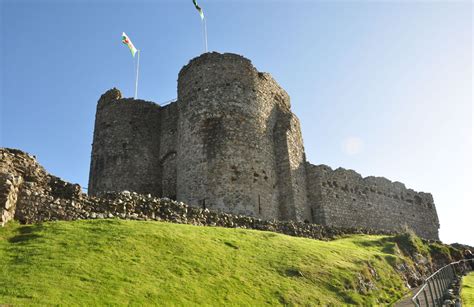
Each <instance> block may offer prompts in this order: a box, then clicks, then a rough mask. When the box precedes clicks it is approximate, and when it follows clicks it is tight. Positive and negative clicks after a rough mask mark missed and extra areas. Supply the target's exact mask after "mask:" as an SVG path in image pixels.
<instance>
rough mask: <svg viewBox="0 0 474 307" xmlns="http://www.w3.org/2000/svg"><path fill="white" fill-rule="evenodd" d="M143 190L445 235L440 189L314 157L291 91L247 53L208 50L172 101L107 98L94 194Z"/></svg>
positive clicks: (280, 214) (98, 135) (240, 209)
mask: <svg viewBox="0 0 474 307" xmlns="http://www.w3.org/2000/svg"><path fill="white" fill-rule="evenodd" d="M122 190H129V191H136V192H138V193H143V194H151V195H153V196H158V197H169V198H171V199H176V200H178V201H182V202H185V203H188V204H189V205H191V206H194V207H199V208H208V209H211V210H214V211H225V212H229V213H233V214H243V215H247V216H253V217H257V218H262V219H279V220H293V221H300V222H303V221H306V222H310V223H318V224H321V225H335V226H341V227H367V228H375V229H382V230H393V231H400V230H403V229H404V228H411V229H413V230H414V231H415V232H417V233H418V234H419V235H421V236H424V237H426V238H431V239H437V238H438V228H439V223H438V218H437V214H436V210H435V207H434V203H433V199H432V196H431V195H430V194H426V193H417V192H415V191H413V190H410V189H406V188H405V186H404V185H403V184H401V183H397V182H394V183H392V182H390V181H388V180H386V179H384V178H376V177H367V178H362V177H361V176H360V175H359V174H357V173H356V172H354V171H349V170H343V169H337V170H335V171H333V170H331V169H330V168H329V167H327V166H314V165H311V164H309V163H307V162H306V158H305V153H304V146H303V139H302V135H301V129H300V124H299V121H298V119H297V117H296V116H295V115H294V114H293V113H292V112H291V110H290V98H289V96H288V94H287V93H286V92H285V90H283V89H282V88H281V87H280V86H279V85H278V83H277V82H276V81H275V80H274V79H273V78H272V77H271V76H270V75H269V74H267V73H262V72H258V71H257V69H255V67H254V66H253V65H252V63H251V62H250V61H249V60H248V59H246V58H244V57H242V56H239V55H235V54H219V53H206V54H203V55H201V56H199V57H197V58H195V59H193V60H191V61H190V62H189V64H187V65H186V66H184V67H183V69H182V70H181V71H180V73H179V77H178V99H177V101H176V102H173V103H171V104H169V105H167V106H164V107H160V106H159V105H157V104H154V103H151V102H146V101H143V100H133V99H124V98H122V97H121V94H120V92H119V91H118V90H115V89H114V90H110V91H108V92H107V93H106V94H104V95H103V96H102V97H101V99H100V100H99V103H98V106H97V115H96V123H95V130H94V142H93V148H92V159H91V172H90V179H89V194H91V195H97V194H101V193H105V192H108V191H122Z"/></svg>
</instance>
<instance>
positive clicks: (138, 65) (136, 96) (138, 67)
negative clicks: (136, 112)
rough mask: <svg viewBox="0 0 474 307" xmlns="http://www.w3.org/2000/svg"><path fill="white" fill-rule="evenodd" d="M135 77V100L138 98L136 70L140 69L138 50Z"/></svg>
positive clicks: (138, 52) (138, 51)
mask: <svg viewBox="0 0 474 307" xmlns="http://www.w3.org/2000/svg"><path fill="white" fill-rule="evenodd" d="M137 54H138V56H137V76H136V78H135V99H137V98H138V70H139V69H140V50H137Z"/></svg>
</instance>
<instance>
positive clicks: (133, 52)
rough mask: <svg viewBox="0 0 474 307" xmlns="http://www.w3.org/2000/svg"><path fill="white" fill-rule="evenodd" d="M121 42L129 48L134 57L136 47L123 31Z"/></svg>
mask: <svg viewBox="0 0 474 307" xmlns="http://www.w3.org/2000/svg"><path fill="white" fill-rule="evenodd" d="M122 43H124V44H125V45H127V46H128V49H130V52H131V53H132V56H133V57H135V53H137V48H135V46H134V45H133V43H132V41H131V40H130V38H128V36H127V34H125V32H122Z"/></svg>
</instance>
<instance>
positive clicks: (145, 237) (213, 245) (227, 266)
mask: <svg viewBox="0 0 474 307" xmlns="http://www.w3.org/2000/svg"><path fill="white" fill-rule="evenodd" d="M396 250H397V248H396V245H395V243H393V242H391V241H390V240H389V239H388V238H387V237H384V236H361V235H357V236H352V237H347V238H342V239H338V240H334V241H329V242H325V241H317V240H311V239H304V238H295V237H290V236H285V235H280V234H276V233H271V232H262V231H254V230H243V229H226V228H217V227H198V226H190V225H179V224H170V223H160V222H140V221H125V220H88V221H75V222H50V223H43V224H38V225H18V224H15V223H11V224H9V225H7V227H5V228H2V229H0V305H1V304H14V305H23V304H28V305H32V304H33V305H34V304H40V305H51V304H59V303H61V304H62V305H98V304H106V303H107V304H119V305H123V304H131V305H142V304H151V303H155V304H156V303H161V304H165V303H166V305H189V304H196V303H199V304H207V305H209V304H213V305H221V304H227V305H253V306H255V305H264V304H271V305H275V304H297V305H313V304H314V305H317V304H329V305H341V304H376V303H389V302H393V301H395V300H397V298H399V297H401V296H402V295H403V293H404V292H405V291H406V288H405V287H404V285H403V281H402V279H401V277H400V276H399V275H398V274H397V273H396V272H395V270H394V269H393V267H392V266H391V265H390V264H389V263H394V262H398V261H401V259H400V257H403V256H400V255H399V253H396V254H397V255H394V253H395V251H396Z"/></svg>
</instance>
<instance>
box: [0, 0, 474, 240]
mask: <svg viewBox="0 0 474 307" xmlns="http://www.w3.org/2000/svg"><path fill="white" fill-rule="evenodd" d="M0 3H1V6H0V10H1V24H0V27H1V28H0V38H1V40H0V42H1V48H0V52H1V55H0V59H1V62H0V68H1V76H0V77H1V79H0V85H1V87H0V115H1V117H0V121H1V125H0V129H1V130H0V146H6V147H15V148H20V149H22V150H25V151H27V152H30V153H31V154H34V155H36V156H37V157H38V159H39V161H40V162H41V163H42V164H43V165H44V166H45V167H46V169H47V170H48V171H49V172H51V173H53V174H55V175H58V176H60V177H62V178H64V179H66V180H68V181H72V182H78V183H80V184H81V185H83V186H87V180H88V172H89V163H90V152H91V143H92V132H93V124H94V114H95V108H96V103H97V100H98V98H99V97H100V95H101V94H102V93H103V92H105V91H106V90H107V89H109V88H112V87H117V88H119V89H120V90H121V91H122V93H123V95H124V96H127V97H129V96H133V91H134V64H133V61H132V58H131V55H130V52H129V51H128V49H127V48H126V47H125V46H123V45H122V44H121V40H120V36H121V33H122V31H125V32H126V33H127V34H128V35H129V36H130V38H131V39H132V41H133V42H134V44H135V45H136V46H137V48H139V49H141V58H140V70H141V71H140V84H139V97H140V98H142V99H146V100H152V101H155V102H158V103H160V102H164V101H167V100H170V99H172V98H175V97H176V80H177V75H178V72H179V70H180V69H181V67H182V66H183V65H185V64H186V63H187V62H188V61H189V60H190V59H191V58H193V57H195V56H198V55H199V54H200V53H202V52H203V40H202V32H201V30H202V28H201V24H200V18H199V15H198V14H197V12H196V11H195V10H194V7H193V5H192V1H191V0H173V1H171V0H170V1H160V0H153V1H152V0H147V1H140V0H138V1H131V0H130V1H112V0H102V1H101V0H98V1H88V0H83V1H80V0H77V1H74V0H71V1H59V0H57V1H46V0H44V1H43V0H34V1H33V0H30V1H27V0H0ZM199 3H200V5H201V6H202V7H203V9H204V12H205V15H206V17H207V25H208V40H209V49H210V50H211V51H218V52H234V53H239V54H242V55H244V56H246V57H248V58H249V59H251V60H252V62H253V63H254V65H255V66H256V67H257V68H258V69H259V70H261V71H266V72H270V73H271V74H272V75H273V76H274V77H275V79H276V80H277V81H278V82H279V83H280V84H281V85H282V87H284V88H285V89H286V90H287V92H288V93H289V94H290V96H291V99H292V108H293V111H294V112H295V113H296V115H297V116H298V117H299V118H300V120H301V125H302V130H303V138H304V141H305V148H306V153H307V158H308V160H309V161H310V162H312V163H314V164H327V165H329V166H331V167H333V168H336V167H339V166H342V167H344V168H351V169H355V170H357V171H358V172H359V173H361V174H362V175H364V176H369V175H376V176H384V177H387V178H389V179H391V180H394V181H395V180H397V181H401V182H404V183H405V184H406V185H407V186H408V187H410V188H413V189H415V190H419V191H427V192H431V193H432V194H433V195H434V198H435V203H436V205H437V209H438V214H439V216H440V220H441V239H442V240H444V241H446V242H454V241H460V242H464V243H470V244H471V245H474V239H473V238H472V236H470V235H469V232H470V233H472V214H473V213H474V209H473V200H474V197H473V175H472V174H473V161H472V155H473V151H472V143H473V141H472V115H473V113H472V87H473V85H472V55H473V53H472V40H473V33H472V32H473V29H472V14H473V7H472V4H471V2H470V1H456V2H455V1H437V2H430V1H422V2H415V1H321V2H320V1H289V0H288V1H270V0H267V1H263V0H262V1H217V0H202V1H200V2H199Z"/></svg>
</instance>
